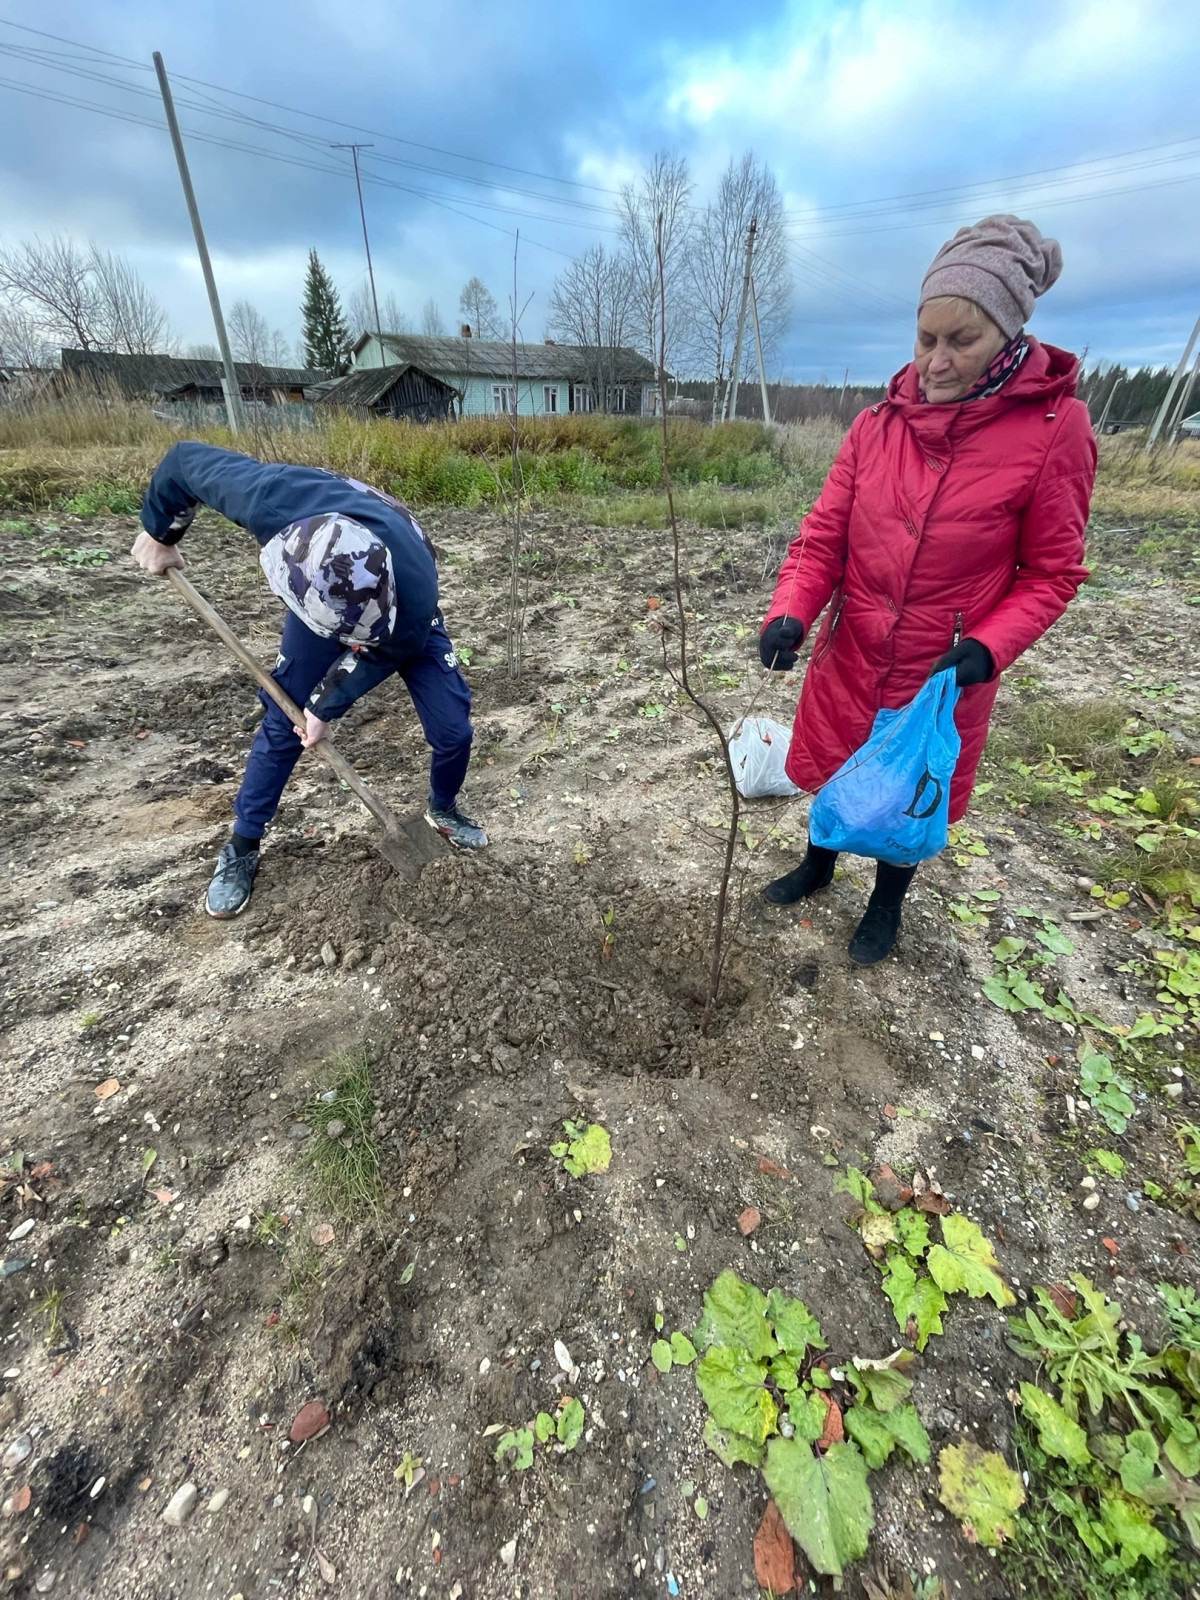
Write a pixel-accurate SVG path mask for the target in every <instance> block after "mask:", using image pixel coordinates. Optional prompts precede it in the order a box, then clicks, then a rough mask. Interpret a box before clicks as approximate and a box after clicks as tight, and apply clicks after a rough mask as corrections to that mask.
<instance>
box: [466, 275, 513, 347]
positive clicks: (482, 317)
mask: <svg viewBox="0 0 1200 1600" xmlns="http://www.w3.org/2000/svg"><path fill="white" fill-rule="evenodd" d="M458 309H459V311H461V312H462V314H463V316H464V317H465V318H466V320H467V322H469V323H470V325H471V332H472V333H473V334H474V335H475V337H476V338H477V339H497V338H499V337H500V336H501V335H502V333H503V328H502V327H501V324H500V307H499V306H498V305H497V304H496V297H495V295H494V294H492V292H491V290H490V289H489V288H488V286H487V284H486V283H484V281H483V279H482V278H468V279H467V281H466V283H464V284H463V288H462V293H461V294H460V295H459V297H458Z"/></svg>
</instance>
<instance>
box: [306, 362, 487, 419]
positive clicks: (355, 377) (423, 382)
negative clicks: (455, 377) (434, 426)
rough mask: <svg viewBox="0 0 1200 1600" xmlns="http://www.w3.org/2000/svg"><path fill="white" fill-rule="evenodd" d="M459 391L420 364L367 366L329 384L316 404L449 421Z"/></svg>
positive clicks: (410, 417) (380, 414) (375, 413)
mask: <svg viewBox="0 0 1200 1600" xmlns="http://www.w3.org/2000/svg"><path fill="white" fill-rule="evenodd" d="M457 400H458V392H457V390H455V389H452V388H451V387H450V385H449V384H448V383H443V382H442V380H441V379H440V378H435V377H434V376H433V374H432V373H431V372H426V371H424V370H423V369H422V368H421V367H416V366H413V365H412V364H411V363H407V364H405V365H404V366H397V367H365V368H363V369H361V370H360V371H358V372H352V373H350V375H349V376H348V377H345V378H338V379H337V380H336V382H334V383H331V384H328V385H326V386H325V387H324V388H323V391H322V393H321V394H320V396H319V397H318V399H317V402H316V403H317V405H320V406H336V407H337V408H338V410H340V411H357V412H369V413H370V414H371V415H372V416H376V417H404V418H407V419H408V420H409V421H410V422H446V421H448V420H451V419H452V418H453V416H454V407H455V403H456V401H457Z"/></svg>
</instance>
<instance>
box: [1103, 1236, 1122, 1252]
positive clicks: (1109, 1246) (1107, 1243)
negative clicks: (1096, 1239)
mask: <svg viewBox="0 0 1200 1600" xmlns="http://www.w3.org/2000/svg"><path fill="white" fill-rule="evenodd" d="M1100 1243H1101V1244H1102V1245H1103V1246H1104V1248H1105V1249H1106V1250H1107V1251H1108V1253H1109V1255H1110V1256H1115V1255H1116V1254H1118V1252H1119V1251H1120V1248H1121V1247H1120V1245H1119V1244H1118V1243H1117V1241H1116V1240H1115V1239H1101V1241H1100Z"/></svg>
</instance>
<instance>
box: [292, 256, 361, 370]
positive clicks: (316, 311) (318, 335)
mask: <svg viewBox="0 0 1200 1600" xmlns="http://www.w3.org/2000/svg"><path fill="white" fill-rule="evenodd" d="M301 310H302V312H303V314H304V359H305V360H306V361H307V362H308V365H309V366H310V367H321V368H323V369H324V370H325V371H326V372H332V373H334V374H335V375H336V376H337V377H339V378H340V377H342V376H343V374H345V373H347V372H349V370H350V352H351V349H352V348H353V340H352V339H351V337H350V329H349V328H348V327H347V326H346V319H345V317H344V316H343V315H342V303H341V300H340V299H339V298H338V292H337V290H336V289H335V288H334V286H333V281H332V279H331V278H330V276H329V274H328V273H327V272H326V271H325V268H324V267H323V266H322V265H321V263H320V261H319V260H318V259H317V252H316V251H315V250H310V251H309V252H308V272H307V274H306V275H305V279H304V303H303V305H302V307H301Z"/></svg>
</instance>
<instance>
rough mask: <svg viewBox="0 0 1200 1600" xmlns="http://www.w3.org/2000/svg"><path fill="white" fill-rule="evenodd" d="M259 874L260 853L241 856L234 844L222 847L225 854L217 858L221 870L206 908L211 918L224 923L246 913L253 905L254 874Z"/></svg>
mask: <svg viewBox="0 0 1200 1600" xmlns="http://www.w3.org/2000/svg"><path fill="white" fill-rule="evenodd" d="M257 871H258V851H257V850H251V851H250V852H249V853H248V854H247V855H244V856H239V855H238V854H237V852H236V851H235V850H234V848H233V846H232V844H225V845H222V846H221V854H220V855H219V856H218V857H217V870H216V871H215V872H214V873H213V880H212V882H211V883H210V884H209V886H208V893H207V895H205V897H204V909H205V910H206V911H207V912H208V914H209V916H210V917H217V918H219V919H220V920H221V921H224V920H225V919H226V918H228V917H236V916H239V915H240V914H241V913H242V912H243V911H245V909H246V907H247V906H248V905H249V904H250V891H251V890H252V889H253V888H254V874H255V873H256V872H257Z"/></svg>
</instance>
